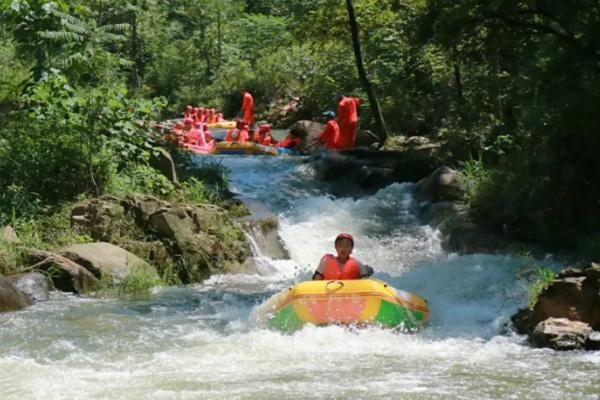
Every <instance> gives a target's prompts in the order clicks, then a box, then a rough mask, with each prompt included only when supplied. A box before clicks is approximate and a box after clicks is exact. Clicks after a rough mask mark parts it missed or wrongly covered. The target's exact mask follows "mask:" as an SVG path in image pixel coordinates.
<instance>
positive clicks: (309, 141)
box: [288, 120, 379, 153]
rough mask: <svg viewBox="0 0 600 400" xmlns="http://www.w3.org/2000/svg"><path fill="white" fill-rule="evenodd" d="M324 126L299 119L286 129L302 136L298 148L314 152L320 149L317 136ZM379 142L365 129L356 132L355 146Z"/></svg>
mask: <svg viewBox="0 0 600 400" xmlns="http://www.w3.org/2000/svg"><path fill="white" fill-rule="evenodd" d="M324 128H325V124H323V123H321V122H316V121H310V120H300V121H296V122H295V123H294V124H292V125H291V126H290V127H289V128H288V129H289V130H290V131H292V132H294V133H295V134H296V135H297V136H298V137H300V138H302V143H301V145H300V148H299V150H300V151H302V152H304V153H314V152H315V151H317V150H319V149H322V146H321V144H320V141H319V136H321V132H323V129H324ZM378 142H379V137H378V136H377V135H376V134H374V133H373V132H371V131H369V130H366V129H359V130H358V131H357V132H356V143H355V146H356V147H372V146H374V145H375V144H377V143H378Z"/></svg>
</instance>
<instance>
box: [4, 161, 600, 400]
mask: <svg viewBox="0 0 600 400" xmlns="http://www.w3.org/2000/svg"><path fill="white" fill-rule="evenodd" d="M219 160H220V162H222V163H223V165H224V166H226V167H228V168H229V169H230V171H231V182H230V185H231V189H232V190H234V191H236V192H238V193H240V194H241V195H243V196H244V197H245V198H247V199H254V200H256V201H258V202H260V203H262V204H264V205H265V206H266V207H267V208H268V209H270V210H271V211H272V212H274V213H275V214H277V215H278V216H279V217H280V229H279V233H280V236H281V239H282V241H283V242H284V245H285V247H286V249H287V250H288V252H289V254H290V257H291V259H289V260H281V259H279V260H276V259H271V258H269V257H266V256H262V255H261V252H260V250H259V249H258V250H257V251H256V265H257V267H256V268H255V269H254V270H253V272H252V273H247V274H238V275H220V276H214V277H212V278H211V279H210V280H209V281H207V282H205V283H204V284H201V285H196V286H191V287H185V288H177V287H164V288H160V287H159V288H155V289H154V290H153V291H152V293H151V294H149V295H147V296H144V297H139V298H130V299H93V298H81V297H77V296H71V295H65V294H54V295H53V296H52V298H51V300H49V301H47V302H44V303H39V304H36V305H34V306H33V307H31V308H28V309H26V310H24V311H21V312H17V313H4V314H0V371H2V374H0V399H3V400H8V399H19V400H20V399H44V400H54V399H80V398H81V399H136V400H139V399H300V398H316V399H598V398H600V385H599V384H598V383H599V381H598V376H599V375H598V371H599V368H600V352H595V353H592V352H590V353H584V352H567V353H558V352H554V351H551V350H538V349H532V348H530V347H528V346H527V345H526V344H525V342H524V338H523V337H521V336H518V335H515V334H514V333H512V332H511V331H510V329H509V325H508V322H509V317H510V315H512V314H513V313H514V312H515V311H516V310H517V309H518V308H519V307H521V306H523V305H524V304H525V303H526V302H527V290H526V287H527V285H528V277H530V276H531V273H530V271H531V270H532V269H535V268H536V267H538V266H545V267H547V268H553V269H558V268H559V267H560V266H559V265H556V264H555V263H553V262H552V261H551V260H550V259H547V260H539V259H537V260H536V259H532V258H530V257H527V256H497V255H486V254H477V255H469V256H458V255H455V254H448V253H446V252H445V251H443V250H442V248H441V246H440V238H439V234H438V232H437V231H435V230H434V229H431V228H429V227H427V226H423V225H421V224H420V223H419V221H418V219H417V218H416V204H415V202H414V200H413V198H412V196H411V184H408V183H407V184H393V185H391V186H389V187H386V188H384V189H382V190H380V191H378V192H377V193H374V194H371V195H364V196H361V197H360V198H354V197H351V196H349V195H348V196H345V195H343V193H352V191H353V190H352V189H353V188H352V187H351V185H350V184H345V185H344V186H343V187H340V186H339V185H338V186H337V187H334V186H331V185H328V184H325V183H319V182H316V181H314V180H313V179H311V178H312V176H313V174H314V171H313V170H312V167H311V166H310V164H307V163H304V162H303V161H304V160H303V159H302V158H294V157H287V158H286V157H222V158H220V159H219ZM199 162H203V161H199ZM332 193H336V196H333V195H332ZM340 231H347V232H350V233H352V234H353V235H354V236H355V241H356V248H355V252H354V254H355V256H356V257H357V258H358V259H359V260H361V261H363V262H366V263H368V264H369V265H371V266H373V267H374V268H375V270H376V273H375V277H377V278H380V279H383V280H386V281H388V282H389V283H391V284H392V285H393V286H395V287H397V288H400V289H403V290H407V291H411V292H415V293H418V294H420V295H422V296H423V297H425V298H426V299H427V300H428V301H429V304H430V308H431V320H430V324H429V325H428V327H427V328H426V329H425V330H424V331H423V332H420V333H417V334H400V333H395V332H390V331H386V330H380V329H358V330H357V329H348V328H342V327H338V326H331V327H324V328H323V327H321V328H317V327H311V326H309V327H305V328H304V329H302V330H300V331H298V332H296V333H294V334H282V333H279V332H275V331H271V330H268V329H265V327H264V326H263V325H262V323H261V321H260V319H259V318H256V315H257V314H258V313H257V309H258V307H259V306H260V304H262V303H263V302H264V301H265V300H266V299H267V298H268V297H269V296H271V295H272V294H274V293H276V292H277V291H279V290H281V289H283V288H285V287H287V286H289V285H290V284H293V283H295V282H298V281H301V280H305V279H308V278H309V277H310V275H311V272H312V270H313V269H314V268H315V265H316V263H317V261H318V260H319V258H320V256H321V255H322V254H323V253H325V252H331V251H333V243H332V242H333V239H334V238H335V235H336V234H337V233H338V232H340Z"/></svg>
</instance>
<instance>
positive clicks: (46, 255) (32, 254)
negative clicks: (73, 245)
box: [28, 249, 98, 294]
mask: <svg viewBox="0 0 600 400" xmlns="http://www.w3.org/2000/svg"><path fill="white" fill-rule="evenodd" d="M28 259H29V260H30V263H32V264H33V263H35V264H33V265H31V267H30V268H31V269H35V270H40V271H43V272H45V273H47V274H48V275H49V276H50V280H51V281H52V285H53V286H54V287H55V288H56V289H58V290H60V291H63V292H70V293H78V294H88V293H90V292H92V291H93V290H94V287H95V285H96V283H97V282H98V279H97V278H96V277H95V276H94V274H92V273H91V272H90V271H88V270H87V269H86V268H85V267H83V266H82V265H80V264H78V263H76V262H74V261H72V260H70V259H68V258H66V257H64V256H63V255H61V254H57V253H52V252H48V251H43V250H36V249H30V250H29V251H28Z"/></svg>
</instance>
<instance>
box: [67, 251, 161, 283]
mask: <svg viewBox="0 0 600 400" xmlns="http://www.w3.org/2000/svg"><path fill="white" fill-rule="evenodd" d="M61 254H62V255H63V256H65V257H66V258H68V259H70V260H72V261H74V262H76V263H77V264H80V265H83V266H84V267H85V268H86V269H88V270H89V271H90V272H92V273H93V274H94V275H95V276H98V277H100V276H101V275H106V276H110V277H112V278H114V279H116V280H120V279H123V278H124V277H126V276H127V275H131V274H135V273H144V274H146V275H148V276H149V277H151V278H152V277H154V278H157V279H158V273H157V272H156V269H155V268H154V267H153V266H151V265H150V264H148V263H147V262H146V261H144V260H142V259H141V258H139V257H137V256H136V255H134V254H132V253H130V252H128V251H127V250H124V249H122V248H120V247H118V246H115V245H113V244H110V243H104V242H96V243H85V244H74V245H71V246H69V247H67V248H66V249H63V250H62V251H61Z"/></svg>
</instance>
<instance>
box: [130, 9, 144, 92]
mask: <svg viewBox="0 0 600 400" xmlns="http://www.w3.org/2000/svg"><path fill="white" fill-rule="evenodd" d="M130 21H131V59H132V60H133V71H132V77H131V78H132V79H131V80H132V83H133V87H135V88H136V89H137V88H139V87H141V83H140V57H139V49H138V34H137V14H136V10H132V11H131V19H130Z"/></svg>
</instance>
